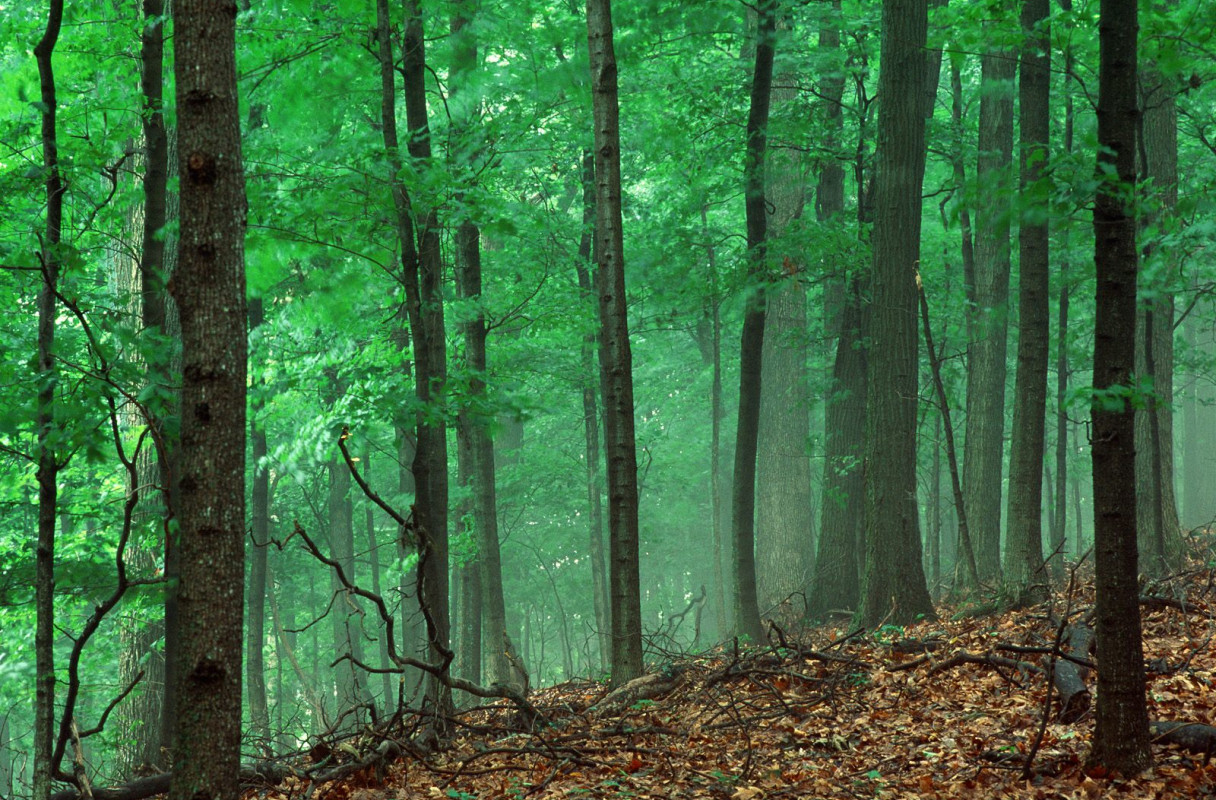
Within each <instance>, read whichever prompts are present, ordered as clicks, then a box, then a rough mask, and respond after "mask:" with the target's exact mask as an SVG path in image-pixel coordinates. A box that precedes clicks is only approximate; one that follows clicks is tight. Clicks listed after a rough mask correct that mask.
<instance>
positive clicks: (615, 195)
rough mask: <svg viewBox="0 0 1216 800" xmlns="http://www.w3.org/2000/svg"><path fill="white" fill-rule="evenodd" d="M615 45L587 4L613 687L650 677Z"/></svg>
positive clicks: (605, 1)
mask: <svg viewBox="0 0 1216 800" xmlns="http://www.w3.org/2000/svg"><path fill="white" fill-rule="evenodd" d="M612 39H613V34H612V2H611V0H587V43H588V49H589V51H590V55H591V108H592V112H593V115H594V118H595V147H594V150H595V247H594V253H595V263H596V276H595V277H596V289H597V290H598V293H599V314H600V331H599V340H600V375H601V387H602V392H603V397H604V450H605V457H606V459H607V462H608V532H609V533H608V558H609V575H610V577H611V580H610V583H611V586H612V588H611V597H612V604H611V612H610V613H611V617H612V684H613V685H614V686H620V685H621V684H623V683H626V682H627V681H630V680H632V679H634V678H636V677H637V676H639V675H641V674H642V608H641V597H640V594H641V588H640V582H639V577H638V484H637V471H638V467H637V450H636V444H635V439H634V419H633V356H632V353H631V351H630V343H629V318H628V313H627V308H626V305H625V242H624V231H623V226H622V221H621V138H620V118H619V117H620V107H619V106H618V103H617V66H616V55H615V53H614V51H613V41H612Z"/></svg>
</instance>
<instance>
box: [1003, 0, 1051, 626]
mask: <svg viewBox="0 0 1216 800" xmlns="http://www.w3.org/2000/svg"><path fill="white" fill-rule="evenodd" d="M1048 11H1049V9H1048V0H1023V4H1022V29H1023V31H1024V32H1025V33H1026V36H1027V39H1026V42H1025V43H1024V44H1023V46H1022V53H1021V57H1020V70H1021V72H1020V74H1019V79H1018V106H1019V109H1020V113H1021V128H1020V131H1021V132H1020V148H1019V150H1020V155H1019V162H1020V172H1021V178H1020V184H1021V188H1020V196H1021V201H1022V208H1023V209H1024V211H1023V213H1022V220H1021V226H1020V227H1019V229H1018V263H1019V265H1020V278H1019V285H1018V349H1017V374H1016V377H1015V378H1014V405H1013V431H1012V434H1013V442H1012V444H1011V446H1010V459H1009V513H1008V514H1007V515H1006V517H1007V525H1008V538H1007V542H1006V547H1005V592H1006V595H1007V596H1008V598H1009V599H1010V601H1011V602H1012V603H1013V604H1015V605H1019V606H1020V605H1026V604H1029V603H1033V602H1036V601H1037V600H1039V599H1040V598H1042V597H1044V596H1045V594H1046V589H1047V577H1048V576H1047V574H1046V573H1045V572H1043V571H1042V566H1043V516H1042V508H1043V457H1044V454H1045V447H1046V442H1045V437H1046V422H1047V364H1048V359H1049V355H1050V353H1049V351H1050V349H1051V348H1050V333H1049V331H1048V327H1049V325H1050V308H1049V286H1048V275H1049V272H1050V266H1049V255H1050V254H1049V244H1050V242H1049V239H1048V220H1047V209H1048V207H1049V205H1050V199H1051V198H1050V191H1049V188H1048V186H1047V182H1046V181H1045V180H1044V174H1043V172H1044V170H1043V168H1044V165H1045V162H1046V161H1047V155H1048V142H1049V134H1050V124H1051V108H1050V97H1051V73H1050V67H1051V30H1050V28H1049V27H1048V24H1049V23H1048Z"/></svg>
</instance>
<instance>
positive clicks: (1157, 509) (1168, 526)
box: [1136, 65, 1184, 575]
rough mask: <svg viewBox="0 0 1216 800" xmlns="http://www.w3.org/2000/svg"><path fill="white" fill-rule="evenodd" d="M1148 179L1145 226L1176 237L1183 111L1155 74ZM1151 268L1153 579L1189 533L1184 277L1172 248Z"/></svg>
mask: <svg viewBox="0 0 1216 800" xmlns="http://www.w3.org/2000/svg"><path fill="white" fill-rule="evenodd" d="M1142 75H1143V80H1142V90H1141V91H1142V97H1143V107H1144V113H1143V116H1142V118H1141V126H1142V128H1141V131H1140V134H1141V137H1140V155H1141V161H1142V164H1141V167H1142V178H1143V179H1145V180H1147V181H1149V182H1151V185H1152V187H1153V190H1154V194H1155V198H1156V201H1157V203H1158V204H1159V207H1158V209H1157V211H1156V213H1154V214H1153V215H1152V217H1151V218H1150V217H1146V218H1145V219H1144V227H1147V225H1148V224H1150V223H1152V222H1153V221H1156V222H1158V227H1159V228H1162V229H1169V228H1170V226H1171V225H1172V224H1173V221H1172V219H1171V217H1172V216H1173V211H1174V207H1175V206H1176V205H1177V204H1178V109H1177V103H1176V101H1175V89H1174V84H1173V82H1172V81H1169V80H1167V79H1166V78H1165V77H1164V76H1163V75H1162V73H1161V72H1160V71H1158V70H1157V69H1156V68H1155V66H1151V65H1150V67H1149V68H1147V69H1145V70H1144V71H1143V72H1142ZM1144 259H1145V261H1146V263H1152V262H1156V263H1161V262H1164V265H1163V268H1161V269H1150V270H1149V273H1148V274H1157V275H1162V276H1164V277H1163V279H1162V282H1163V284H1164V285H1158V286H1157V287H1154V288H1156V289H1157V291H1155V292H1153V293H1152V299H1151V300H1150V301H1148V304H1147V305H1146V306H1145V307H1144V308H1143V309H1142V310H1141V311H1140V313H1139V314H1138V319H1137V331H1139V332H1140V334H1141V335H1140V338H1139V340H1138V343H1137V357H1138V364H1137V368H1136V374H1137V375H1143V376H1145V377H1147V378H1149V379H1150V380H1151V382H1152V392H1153V396H1152V397H1151V398H1150V399H1149V401H1148V402H1147V403H1146V404H1145V406H1144V408H1142V409H1139V410H1137V412H1136V442H1137V444H1136V470H1137V473H1136V474H1137V484H1138V487H1139V494H1140V499H1141V501H1142V502H1141V504H1140V506H1139V511H1138V512H1137V529H1138V531H1139V540H1140V552H1141V556H1142V557H1143V559H1142V566H1143V569H1145V570H1146V571H1147V572H1149V573H1150V574H1153V575H1164V574H1168V573H1169V572H1171V571H1172V570H1174V569H1177V568H1179V567H1180V566H1181V565H1182V561H1183V559H1184V552H1183V543H1182V527H1181V524H1180V523H1179V521H1178V500H1177V496H1176V494H1175V491H1174V413H1173V406H1174V296H1173V289H1174V287H1175V286H1176V285H1177V284H1178V282H1179V280H1180V276H1179V274H1178V267H1177V263H1176V261H1175V258H1174V256H1173V255H1172V254H1171V253H1170V252H1169V249H1168V248H1166V247H1159V246H1156V245H1154V244H1153V243H1151V242H1150V243H1148V244H1146V245H1145V249H1144Z"/></svg>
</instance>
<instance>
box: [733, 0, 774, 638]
mask: <svg viewBox="0 0 1216 800" xmlns="http://www.w3.org/2000/svg"><path fill="white" fill-rule="evenodd" d="M776 5H777V3H776V0H762V2H761V4H760V5H759V7H758V11H759V20H758V23H757V26H756V62H755V68H754V69H753V71H752V90H751V106H750V110H749V111H748V116H747V155H746V160H745V162H744V179H745V181H746V187H745V193H744V208H745V211H746V216H747V259H748V276H749V278H750V281H749V283H750V284H751V285H750V286H748V291H749V294H748V298H747V305H746V310H745V311H744V314H743V332H742V335H741V342H740V348H739V423H738V427H737V428H736V431H735V470H734V482H733V484H732V487H731V530H732V532H733V536H732V538H733V540H734V550H735V630H736V632H737V633H738V634H739V635H741V636H746V637H748V638H750V639H751V641H752V642H753V643H758V642H761V641H763V637H764V632H763V630H762V629H761V627H760V609H759V604H758V598H757V594H756V554H755V538H756V537H755V531H756V518H755V508H756V449H757V443H758V436H759V428H760V393H761V374H762V362H763V354H764V324H765V295H766V291H765V287H764V282H765V280H767V277H768V276H767V274H766V269H767V238H768V209H767V207H766V200H765V176H764V169H765V162H766V153H767V150H768V116H769V104H770V100H771V94H772V86H773V58H774V53H775V39H776V29H777V25H776V16H777V8H776Z"/></svg>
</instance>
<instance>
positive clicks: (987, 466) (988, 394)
mask: <svg viewBox="0 0 1216 800" xmlns="http://www.w3.org/2000/svg"><path fill="white" fill-rule="evenodd" d="M1000 25H1001V27H1004V24H1003V20H1002V22H1001V23H1000ZM980 63H981V67H980V70H981V77H980V130H979V160H978V164H977V169H976V186H977V191H976V195H977V197H982V198H983V199H982V200H979V201H977V206H976V209H975V219H976V241H975V305H974V306H973V307H972V309H971V311H972V314H973V317H974V324H973V325H972V330H973V336H972V340H971V342H970V344H969V345H968V347H967V438H966V442H965V444H964V452H963V495H964V499H965V501H966V508H967V526H968V530H969V531H970V532H971V538H972V541H974V542H975V558H976V566H977V567H978V568H979V574H980V580H981V581H991V580H993V579H995V578H997V577H999V576H1000V572H1001V486H1002V480H1001V470H1002V465H1003V462H1004V453H1005V382H1006V366H1005V359H1006V350H1007V341H1008V326H1009V308H1008V306H1009V272H1010V247H1009V218H1010V212H1011V210H1012V202H1011V198H1012V196H1013V181H1012V162H1013V78H1014V74H1015V70H1016V67H1017V60H1016V59H1015V58H1014V57H1013V56H1012V54H1010V53H1009V52H1005V51H1000V52H992V53H986V54H984V55H983V56H982V57H981V59H980Z"/></svg>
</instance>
